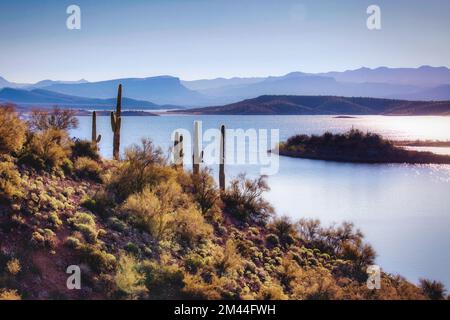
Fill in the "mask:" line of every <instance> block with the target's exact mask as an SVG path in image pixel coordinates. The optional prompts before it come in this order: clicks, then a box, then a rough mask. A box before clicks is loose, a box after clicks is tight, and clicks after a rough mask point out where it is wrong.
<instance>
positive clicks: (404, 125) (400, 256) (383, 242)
mask: <svg viewBox="0 0 450 320" xmlns="http://www.w3.org/2000/svg"><path fill="white" fill-rule="evenodd" d="M194 120H202V121H203V127H204V129H207V128H219V126H220V124H226V125H227V128H236V129H237V128H242V129H248V128H255V129H279V130H280V138H281V140H285V139H287V138H288V137H289V136H292V135H294V134H300V133H305V134H322V133H324V132H325V131H331V132H335V133H336V132H344V131H347V130H348V129H350V128H352V127H354V128H358V129H361V130H364V131H366V130H369V131H371V132H376V133H380V134H382V135H383V136H384V137H388V138H391V139H398V140H413V139H436V140H450V117H383V116H364V117H357V118H352V119H342V118H339V119H338V118H334V117H332V116H184V115H182V116H179V115H171V116H161V117H124V118H123V119H122V147H126V146H129V145H130V144H133V143H137V142H139V141H140V139H141V138H143V137H147V138H151V139H152V140H153V141H154V142H155V143H156V144H157V145H159V146H161V147H162V148H163V150H164V151H167V150H168V149H169V147H170V146H171V141H170V137H171V133H172V132H173V131H174V130H175V129H178V128H184V129H188V130H191V131H192V129H191V128H192V125H193V121H194ZM97 131H98V133H99V134H102V136H103V138H102V141H101V143H100V149H101V153H102V154H103V155H104V156H105V157H111V154H112V132H111V127H110V119H109V117H99V118H98V119H97ZM73 135H74V136H76V137H80V138H85V139H90V136H91V119H90V117H80V127H79V128H78V129H77V130H74V131H73ZM437 149H438V151H439V152H440V153H448V154H450V149H449V148H437ZM212 169H213V170H216V169H217V168H215V167H213V168H212ZM240 172H247V173H248V175H249V176H250V177H254V176H256V175H258V174H259V167H257V166H254V165H240V166H227V169H226V173H227V177H228V180H229V178H231V177H233V176H236V175H237V174H238V173H240ZM269 185H270V187H271V192H270V193H268V194H267V195H266V198H267V199H268V200H269V201H270V202H271V203H272V204H273V205H274V206H275V208H276V210H277V213H278V214H279V215H288V216H290V217H292V218H293V219H294V220H297V219H299V218H317V219H320V220H321V221H322V222H323V223H324V224H331V223H334V222H336V223H340V222H342V221H352V222H354V223H355V225H356V226H357V227H358V228H360V229H361V230H362V231H363V233H364V234H365V235H366V239H367V241H368V242H369V243H371V244H372V245H373V246H374V248H375V250H376V251H377V253H378V258H377V263H378V264H380V265H381V266H382V268H383V269H384V270H385V271H387V272H390V273H393V274H397V273H398V274H401V275H403V276H405V277H406V278H407V279H409V280H411V281H413V282H417V280H418V279H419V278H421V277H424V278H431V279H436V280H440V281H442V282H444V283H445V284H446V286H447V288H450V200H449V199H450V198H449V196H450V166H448V165H401V164H383V165H367V164H348V163H336V162H326V161H315V160H306V159H293V158H287V157H280V169H279V172H278V173H277V174H276V175H273V176H270V177H269Z"/></svg>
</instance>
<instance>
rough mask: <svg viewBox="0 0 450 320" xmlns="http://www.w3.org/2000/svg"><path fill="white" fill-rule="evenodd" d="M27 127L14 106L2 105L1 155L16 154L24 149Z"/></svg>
mask: <svg viewBox="0 0 450 320" xmlns="http://www.w3.org/2000/svg"><path fill="white" fill-rule="evenodd" d="M26 130H27V128H26V125H25V123H24V122H23V121H22V120H20V119H19V117H18V116H17V113H16V111H15V108H14V107H13V106H12V105H6V106H4V105H0V154H12V153H13V154H14V153H17V152H19V151H20V150H21V149H22V146H23V143H24V142H25V137H26Z"/></svg>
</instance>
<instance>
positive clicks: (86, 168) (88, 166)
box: [74, 157, 102, 181]
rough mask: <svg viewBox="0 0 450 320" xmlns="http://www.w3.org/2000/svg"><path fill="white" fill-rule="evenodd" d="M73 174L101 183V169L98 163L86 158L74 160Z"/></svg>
mask: <svg viewBox="0 0 450 320" xmlns="http://www.w3.org/2000/svg"><path fill="white" fill-rule="evenodd" d="M74 169H75V174H76V175H77V176H78V177H80V178H87V179H91V180H94V181H101V176H100V175H101V171H102V169H101V167H100V165H99V164H98V162H96V161H94V160H92V159H90V158H87V157H81V158H78V159H77V160H75V165H74Z"/></svg>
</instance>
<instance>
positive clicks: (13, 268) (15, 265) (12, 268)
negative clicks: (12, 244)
mask: <svg viewBox="0 0 450 320" xmlns="http://www.w3.org/2000/svg"><path fill="white" fill-rule="evenodd" d="M6 270H8V272H9V273H10V274H11V275H13V276H15V275H17V274H18V273H19V272H20V270H22V267H21V266H20V261H19V260H18V259H11V260H9V261H8V262H7V264H6Z"/></svg>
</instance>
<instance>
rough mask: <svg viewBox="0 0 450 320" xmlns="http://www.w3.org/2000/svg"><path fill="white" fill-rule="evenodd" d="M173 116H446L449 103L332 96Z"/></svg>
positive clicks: (260, 101) (265, 99)
mask: <svg viewBox="0 0 450 320" xmlns="http://www.w3.org/2000/svg"><path fill="white" fill-rule="evenodd" d="M174 112H179V113H190V114H205V115H208V114H210V115H212V114H225V115H328V114H329V115H338V114H340V115H379V114H392V115H394V114H395V115H448V114H449V113H450V101H442V102H426V101H406V100H389V99H376V98H358V97H335V96H260V97H258V98H255V99H248V100H244V101H241V102H238V103H233V104H229V105H224V106H216V107H207V108H195V109H189V110H184V111H183V110H181V111H174Z"/></svg>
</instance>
